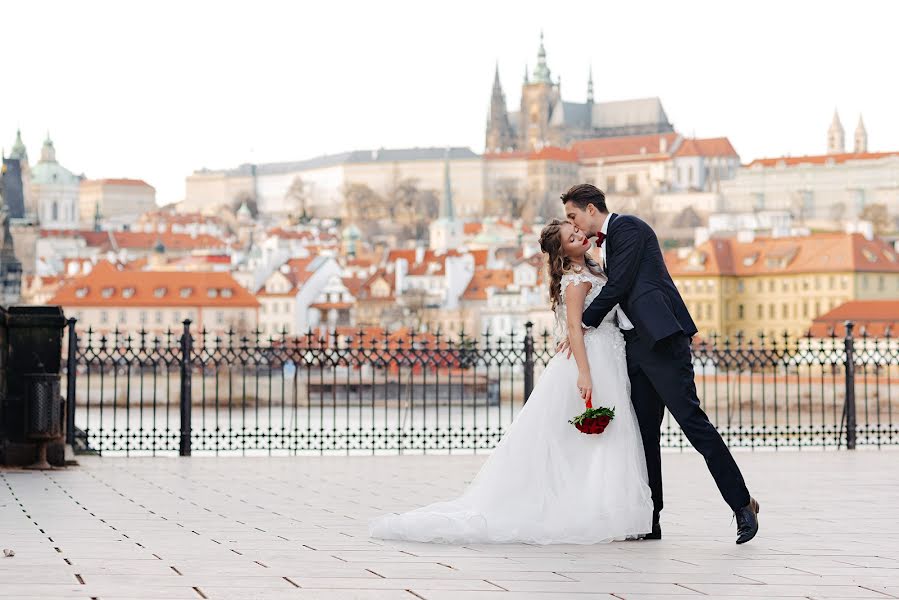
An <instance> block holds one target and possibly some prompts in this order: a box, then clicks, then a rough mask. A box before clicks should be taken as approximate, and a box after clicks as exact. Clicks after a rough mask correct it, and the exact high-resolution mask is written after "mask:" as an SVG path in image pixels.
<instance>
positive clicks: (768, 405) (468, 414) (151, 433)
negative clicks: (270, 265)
mask: <svg viewBox="0 0 899 600" xmlns="http://www.w3.org/2000/svg"><path fill="white" fill-rule="evenodd" d="M847 332H848V335H847V336H846V337H844V338H837V337H830V338H825V339H820V338H800V339H790V338H788V337H786V336H784V337H783V338H782V339H778V340H772V339H766V338H765V337H764V336H761V337H759V338H757V339H753V340H749V339H744V338H742V337H739V336H738V337H736V338H733V339H718V338H712V339H710V340H707V341H704V342H701V343H698V344H695V345H694V369H695V371H696V375H697V376H696V382H697V388H698V391H699V396H700V398H701V399H702V400H703V405H704V407H705V410H706V412H707V413H708V414H709V417H710V418H711V420H712V422H713V423H715V425H716V426H717V427H718V429H719V430H720V431H721V433H722V435H723V437H724V439H725V440H726V441H727V443H728V444H729V445H731V446H734V447H748V448H784V447H789V448H802V447H808V446H813V447H833V448H839V447H847V448H855V447H856V446H857V445H865V446H881V445H889V444H897V443H899V419H897V418H896V416H897V415H894V411H899V343H897V342H899V340H896V339H893V338H891V337H889V335H887V337H885V338H881V339H871V338H868V337H866V336H864V335H863V336H862V337H861V338H857V339H855V338H853V336H852V326H851V325H849V326H848V328H847ZM68 336H69V337H68V344H67V348H68V353H67V356H66V357H65V358H64V370H65V372H66V377H67V386H66V388H67V404H68V418H69V428H68V432H69V434H68V435H69V441H70V443H73V444H74V445H75V447H76V448H80V449H82V450H90V451H96V452H100V453H142V454H143V453H146V454H157V453H163V454H174V453H179V454H182V455H189V454H191V453H225V454H227V453H235V452H236V453H244V454H253V453H264V454H302V453H316V454H318V453H332V452H340V453H346V454H350V453H369V454H370V453H384V452H390V453H397V452H399V453H402V452H408V451H412V452H454V451H478V450H486V449H489V448H492V447H493V446H494V445H495V444H496V443H497V442H498V441H499V439H500V438H501V437H502V435H503V433H504V431H505V430H506V428H507V427H508V426H509V424H510V423H511V422H512V420H513V419H514V417H515V415H516V414H517V412H518V411H519V410H520V409H521V407H522V406H523V404H524V402H525V399H526V398H527V397H528V396H529V395H530V392H531V390H532V389H533V387H534V382H535V379H536V378H538V377H539V375H540V373H541V372H542V370H543V368H544V367H545V366H546V365H547V364H548V362H549V361H550V360H552V358H553V355H554V348H553V347H552V343H551V341H550V339H549V336H548V335H547V334H546V333H544V334H543V335H540V336H534V335H533V332H532V328H531V326H530V325H529V326H528V327H527V329H526V331H524V332H521V334H519V335H517V336H516V335H512V336H490V335H485V336H482V337H481V338H479V339H475V338H470V337H466V336H464V335H461V336H459V337H458V338H454V339H449V338H448V337H447V336H444V335H441V334H440V333H435V334H414V333H412V334H406V335H397V334H391V333H389V332H378V333H372V332H367V331H359V332H354V333H353V334H352V335H341V334H338V333H336V332H335V333H331V334H329V335H327V336H317V335H314V334H312V333H309V334H307V335H305V336H301V337H297V338H285V337H279V338H262V337H260V336H259V335H253V336H239V335H237V334H229V335H226V336H224V337H216V336H212V335H209V334H206V333H202V332H201V333H198V334H197V335H196V337H195V336H194V335H193V333H192V331H191V323H190V322H189V321H185V322H184V326H183V329H182V331H180V332H177V333H176V332H171V331H170V332H168V333H166V334H165V335H150V334H148V333H145V332H141V333H138V334H135V335H129V334H127V333H123V332H113V333H111V334H108V335H101V334H96V333H93V332H90V331H88V332H86V333H84V334H78V333H76V329H75V321H74V320H70V321H69V327H68ZM662 439H663V444H664V445H665V446H667V447H673V448H684V447H687V446H688V445H689V444H688V442H687V441H686V439H685V438H684V436H683V434H682V433H681V431H680V429H679V428H678V427H677V424H676V423H675V422H674V421H673V420H672V419H671V418H670V416H669V417H668V418H667V419H666V422H665V423H664V424H663V436H662Z"/></svg>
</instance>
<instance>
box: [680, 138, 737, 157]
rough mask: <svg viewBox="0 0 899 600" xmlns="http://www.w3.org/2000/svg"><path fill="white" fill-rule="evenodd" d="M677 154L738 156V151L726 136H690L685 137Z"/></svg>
mask: <svg viewBox="0 0 899 600" xmlns="http://www.w3.org/2000/svg"><path fill="white" fill-rule="evenodd" d="M674 155H675V156H728V157H733V158H737V151H736V150H734V147H733V146H732V145H731V143H730V140H728V139H727V138H726V137H717V138H704V139H696V138H688V139H685V140H684V141H683V142H682V143H681V145H680V147H678V149H677V151H676V152H675V153H674Z"/></svg>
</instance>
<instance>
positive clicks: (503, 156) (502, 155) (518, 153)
mask: <svg viewBox="0 0 899 600" xmlns="http://www.w3.org/2000/svg"><path fill="white" fill-rule="evenodd" d="M528 154H529V152H528V151H527V150H515V151H512V152H491V153H488V154H484V159H485V160H513V159H519V160H524V159H526V158H527V157H528Z"/></svg>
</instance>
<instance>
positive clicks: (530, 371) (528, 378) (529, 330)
mask: <svg viewBox="0 0 899 600" xmlns="http://www.w3.org/2000/svg"><path fill="white" fill-rule="evenodd" d="M524 330H525V333H524V402H525V403H527V401H528V398H530V397H531V392H533V391H534V324H533V323H531V322H530V321H528V322H527V323H525V324H524Z"/></svg>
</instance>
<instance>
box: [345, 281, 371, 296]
mask: <svg viewBox="0 0 899 600" xmlns="http://www.w3.org/2000/svg"><path fill="white" fill-rule="evenodd" d="M340 281H341V282H342V283H343V285H344V287H346V289H347V291H348V292H349V293H350V294H351V295H352V296H353V297H354V298H358V297H359V292H360V291H361V290H362V286H363V285H365V282H366V279H363V278H362V277H341V278H340Z"/></svg>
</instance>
